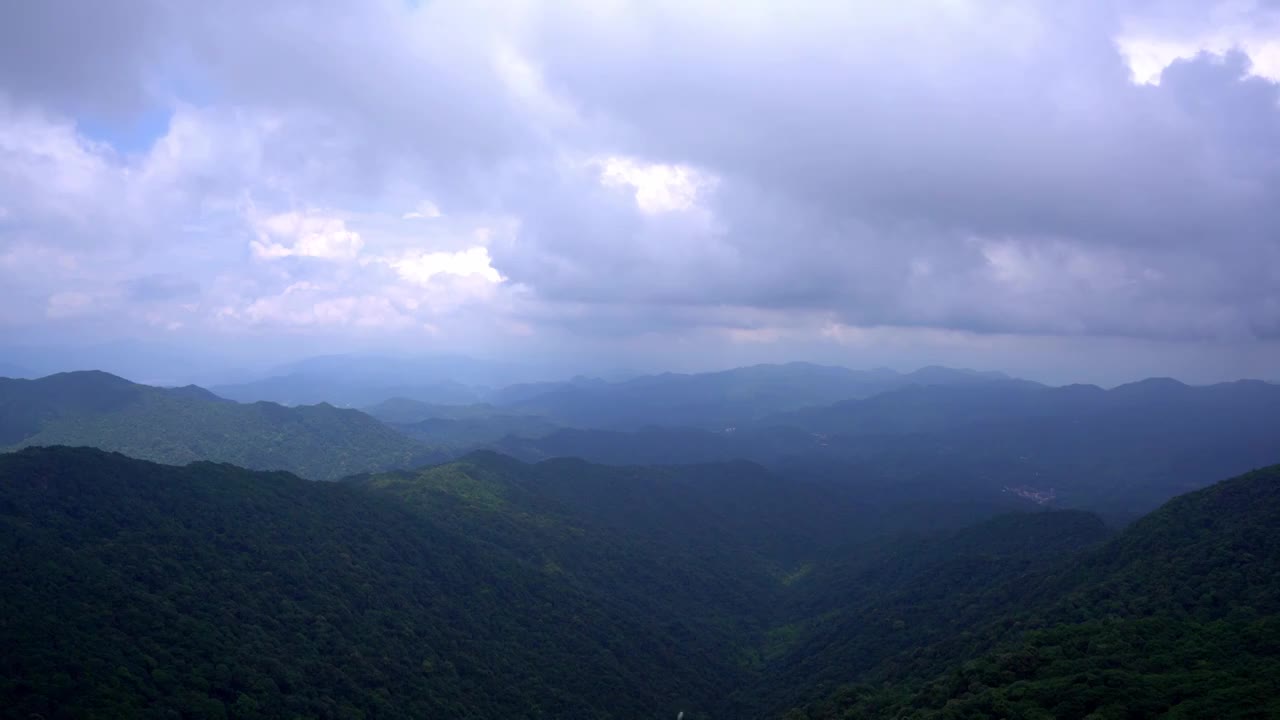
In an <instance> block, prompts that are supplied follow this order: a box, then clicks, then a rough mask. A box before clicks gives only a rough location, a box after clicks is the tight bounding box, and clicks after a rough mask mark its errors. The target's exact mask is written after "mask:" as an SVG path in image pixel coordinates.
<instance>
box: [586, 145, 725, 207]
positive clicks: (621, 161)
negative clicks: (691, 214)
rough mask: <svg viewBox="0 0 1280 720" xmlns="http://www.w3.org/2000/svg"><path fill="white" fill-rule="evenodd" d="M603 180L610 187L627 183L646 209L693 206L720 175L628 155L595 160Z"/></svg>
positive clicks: (639, 204)
mask: <svg viewBox="0 0 1280 720" xmlns="http://www.w3.org/2000/svg"><path fill="white" fill-rule="evenodd" d="M595 162H596V164H598V166H599V168H600V182H601V183H602V184H604V185H605V186H606V187H627V188H630V189H631V190H632V191H634V192H635V198H636V205H637V206H638V207H639V208H640V209H641V210H643V211H644V212H646V213H662V212H673V211H676V210H689V209H692V208H693V207H694V206H695V205H696V203H697V201H698V196H699V195H700V194H701V193H703V192H705V191H707V190H710V189H712V188H714V187H715V185H716V179H715V178H714V177H712V176H710V175H708V174H706V173H703V172H700V171H698V170H696V169H694V168H692V167H689V166H687V165H670V164H663V163H646V162H642V161H639V160H636V159H634V158H628V157H606V158H603V159H600V160H597V161H595Z"/></svg>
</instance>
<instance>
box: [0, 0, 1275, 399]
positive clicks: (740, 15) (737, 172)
mask: <svg viewBox="0 0 1280 720" xmlns="http://www.w3.org/2000/svg"><path fill="white" fill-rule="evenodd" d="M1277 81H1280V7H1275V6H1271V5H1270V4H1268V3H1262V2H1223V3H1218V4H1214V3H1212V2H1208V1H1207V0H1172V1H1170V2H1142V1H1134V2H1069V3H1067V2H1057V1H1054V2H1044V3H1039V2H1023V1H1019V2H1001V1H1000V0H983V1H979V0H932V1H929V2H924V1H916V0H905V1H902V0H900V1H898V2H894V3H882V2H865V3H834V2H794V3H793V2H787V3H781V2H776V1H770V2H757V1H756V0H734V1H733V2H687V1H686V0H679V1H671V2H667V1H666V0H656V1H655V0H646V1H644V2H634V3H632V2H623V1H621V0H584V1H582V2H575V1H572V0H558V1H556V2H526V1H523V0H505V1H503V2H484V1H483V0H466V1H458V2H449V1H446V0H421V1H416V2H415V1H406V0H350V1H343V0H320V1H317V0H297V1H296V2H295V1H293V0H245V1H243V2H234V1H229V2H218V3H208V2H199V3H196V2H191V3H183V2H162V1H160V0H116V1H108V0H104V1H102V2H92V3H90V2H80V1H79V0H44V1H43V2H6V3H0V333H3V336H4V338H5V340H4V341H3V343H4V344H5V345H7V346H9V347H14V346H19V345H21V346H32V347H34V346H40V347H49V346H53V347H68V346H93V345H98V344H101V343H116V347H121V345H120V343H121V342H125V341H127V342H129V343H140V345H138V347H144V346H145V347H165V348H178V349H181V350H182V351H183V352H187V353H195V354H199V355H201V356H203V357H206V358H209V357H217V358H227V361H228V362H239V363H241V364H243V363H244V362H249V361H253V360H262V361H267V360H270V361H276V360H282V359H287V358H288V357H290V356H300V355H305V354H313V353H321V352H350V351H385V350H395V351H399V352H415V353H416V352H441V351H450V352H455V351H456V352H466V353H472V354H478V355H485V356H491V357H504V358H507V359H510V358H513V357H515V358H519V357H530V358H533V357H538V358H550V357H555V358H562V359H564V360H565V361H566V362H568V363H570V364H574V363H576V364H577V365H579V366H583V367H584V368H587V369H589V367H590V366H591V365H593V364H595V365H599V366H601V367H604V366H609V367H619V366H627V367H636V368H639V369H651V368H657V367H671V368H677V369H699V368H711V367H722V366H728V365H734V364H743V363H749V362H757V361H772V360H783V359H809V360H818V361H824V362H836V363H841V364H846V365H850V366H854V367H865V366H874V365H883V364H889V365H893V366H899V367H904V368H909V367H913V366H918V365H924V364H930V363H944V364H953V365H968V366H975V367H982V368H1000V369H1006V370H1011V371H1014V372H1018V373H1020V374H1023V375H1027V376H1031V377H1037V378H1043V379H1048V380H1055V381H1067V380H1077V379H1078V380H1091V381H1103V382H1108V381H1119V380H1125V379H1130V378H1133V377H1141V376H1145V375H1154V374H1172V375H1176V376H1179V377H1183V378H1186V379H1189V380H1193V381H1205V380H1215V379H1224V378H1229V377H1239V376H1261V377H1267V378H1273V379H1280V371H1278V370H1273V368H1280V122H1278V120H1280V115H1278V114H1277V113H1280V105H1278V101H1280V87H1278V86H1277V84H1276V83H1277ZM15 356H16V355H15ZM81 357H83V358H84V360H83V362H86V363H92V362H93V358H92V356H91V355H85V356H81Z"/></svg>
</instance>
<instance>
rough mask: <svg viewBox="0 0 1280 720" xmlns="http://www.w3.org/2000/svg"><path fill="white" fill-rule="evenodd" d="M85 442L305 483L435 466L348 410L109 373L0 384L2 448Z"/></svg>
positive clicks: (430, 456) (432, 456)
mask: <svg viewBox="0 0 1280 720" xmlns="http://www.w3.org/2000/svg"><path fill="white" fill-rule="evenodd" d="M35 445H84V446H88V447H96V448H100V449H103V450H112V451H116V452H122V453H125V454H128V455H130V456H132V457H138V458H143V459H146V460H154V461H156V462H163V463H177V464H182V463H189V462H194V461H197V460H213V461H217V462H230V463H234V464H236V465H239V466H241V467H247V468H253V469H258V470H288V471H290V472H294V473H297V474H299V475H302V476H303V477H306V478H310V479H313V480H336V479H338V478H341V477H344V476H346V475H350V474H352V473H357V472H367V471H371V470H382V469H388V468H394V467H407V466H412V465H415V464H423V463H426V462H439V461H440V460H441V459H443V458H442V457H441V456H440V455H439V454H438V453H435V452H433V451H431V450H430V449H429V448H428V447H427V446H425V445H422V444H420V443H418V442H415V441H413V440H411V439H410V438H407V437H405V436H404V435H402V434H400V433H397V432H395V431H394V430H392V429H390V428H388V427H386V426H385V425H383V424H382V423H380V422H378V421H377V420H375V419H373V418H372V417H369V416H367V415H364V414H363V413H360V412H358V411H355V410H345V409H340V408H336V407H333V406H331V405H313V406H307V407H283V406H281V405H276V404H274V403H266V402H260V403H253V404H250V405H242V404H240V403H235V402H231V401H228V400H224V399H222V398H219V397H217V396H216V395H213V394H212V393H210V392H208V391H207V390H204V389H202V388H199V387H195V386H188V387H184V388H158V387H151V386H148V385H139V384H137V383H132V382H129V381H128V380H125V379H124V378H119V377H116V376H114V375H110V374H108V373H103V372H96V371H85V372H72V373H60V374H57V375H50V376H48V377H45V378H41V379H39V380H11V379H8V378H0V449H15V448H20V447H27V446H35Z"/></svg>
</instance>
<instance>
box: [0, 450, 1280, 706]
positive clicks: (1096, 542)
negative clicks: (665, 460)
mask: <svg viewBox="0 0 1280 720" xmlns="http://www.w3.org/2000/svg"><path fill="white" fill-rule="evenodd" d="M873 518H881V523H880V524H876V523H875V522H872V520H873ZM1278 523H1280V468H1270V469H1267V470H1263V471H1258V472H1255V473H1251V474H1248V475H1245V476H1242V477H1240V478H1236V479H1234V480H1231V481H1227V482H1223V483H1219V484H1217V485H1214V486H1212V487H1210V488H1207V489H1205V490H1202V491H1198V492H1196V493H1192V494H1190V495H1186V496H1182V497H1179V498H1177V499H1175V500H1174V501H1172V502H1170V503H1168V504H1167V505H1165V506H1164V507H1163V508H1161V509H1160V510H1159V511H1157V512H1156V513H1153V514H1151V515H1150V516H1148V517H1146V518H1144V519H1142V520H1140V521H1139V522H1136V523H1134V524H1133V525H1132V526H1131V527H1128V528H1126V529H1124V530H1123V531H1121V532H1119V533H1118V534H1114V536H1113V531H1112V530H1109V529H1108V528H1107V527H1106V526H1105V525H1104V524H1103V523H1102V522H1101V521H1100V520H1099V519H1098V518H1097V517H1096V516H1094V515H1091V514H1089V513H1084V512H1078V511H1043V510H1037V511H1034V512H1030V513H1020V514H1014V515H1002V516H998V517H995V518H992V519H990V520H986V521H982V522H979V523H977V524H973V525H969V526H967V527H963V528H958V529H955V530H948V531H943V532H941V533H936V532H935V533H928V532H923V531H922V530H921V528H920V527H919V526H915V525H912V524H910V523H904V524H902V525H899V526H897V527H893V528H890V527H887V526H886V525H884V524H883V518H882V517H881V513H880V511H879V509H878V508H876V507H875V506H869V505H866V504H864V503H862V502H860V501H859V500H858V498H857V494H856V493H853V494H844V493H839V492H835V491H833V490H832V489H831V488H830V487H827V486H824V485H821V484H797V483H796V481H794V480H790V479H786V478H782V477H780V476H778V475H776V474H775V473H772V472H770V471H768V470H766V469H765V468H762V467H760V466H757V465H753V464H750V463H742V462H738V463H727V464H710V465H690V466H666V467H609V466H602V465H593V464H590V463H585V462H582V461H577V460H557V461H548V462H543V463H538V464H534V465H529V464H525V463H523V462H520V461H517V460H514V459H512V458H509V457H505V456H502V455H498V454H495V453H479V454H473V455H470V456H467V457H466V458H463V459H462V460H460V461H458V462H454V463H450V464H445V465H438V466H432V467H427V468H423V469H420V470H416V471H399V472H391V473H381V474H365V475H358V476H354V477H351V478H349V479H347V480H345V481H343V482H339V483H315V482H310V481H306V480H302V479H299V478H297V477H295V476H292V475H289V474H286V473H262V472H252V471H247V470H242V469H239V468H236V467H234V466H231V465H226V464H213V463H207V462H200V463H195V464H192V465H189V466H186V467H173V466H165V465H157V464H152V463H149V462H145V461H140V460H134V459H130V458H127V457H124V456H122V455H118V454H109V453H104V452H101V451H97V450H90V449H83V448H80V449H76V448H62V447H53V448H29V449H25V450H21V451H19V452H15V453H10V454H7V455H3V456H0V542H2V543H3V547H4V548H5V552H4V553H3V576H2V577H0V580H2V581H3V587H4V588H5V591H4V594H3V597H4V600H3V601H4V607H3V613H0V616H2V617H3V618H4V619H3V621H0V643H3V645H4V647H6V649H7V652H6V653H5V655H4V660H3V663H4V666H3V672H2V673H0V674H2V675H3V677H4V678H5V680H4V684H3V685H2V686H0V696H3V698H4V701H5V702H4V706H5V710H4V713H3V714H4V716H6V717H23V718H27V717H30V716H31V715H33V714H37V715H40V716H43V717H46V718H54V717H83V716H90V715H98V716H135V717H169V716H182V717H295V716H303V717H335V718H337V717H370V718H371V717H423V716H449V717H454V716H457V717H478V718H479V717H494V718H496V717H548V718H550V717H583V718H586V717H592V718H594V717H617V718H624V717H625V718H630V717H666V716H671V717H674V716H675V715H676V714H677V713H679V712H685V713H686V715H685V717H686V718H699V717H703V718H710V717H723V718H753V717H758V718H777V717H782V716H784V715H786V716H787V717H790V718H806V717H807V718H836V717H839V718H845V717H849V718H861V717H912V718H934V717H938V718H944V717H945V718H953V717H955V718H959V717H989V716H992V715H1003V716H1007V717H1029V718H1030V717H1084V716H1086V715H1088V714H1090V713H1095V714H1096V716H1097V717H1112V716H1116V717H1120V716H1124V717H1130V716H1133V715H1132V713H1133V712H1138V713H1139V715H1143V716H1145V715H1158V714H1166V713H1171V714H1172V715H1173V716H1180V717H1215V716H1216V717H1262V716H1266V715H1267V714H1268V713H1272V712H1274V711H1275V710H1276V708H1275V707H1273V706H1272V705H1270V704H1269V703H1274V702H1275V698H1276V697H1277V696H1278V695H1277V693H1276V690H1277V688H1276V685H1275V683H1276V681H1275V680H1274V678H1275V677H1278V675H1277V674H1276V670H1277V669H1280V668H1278V667H1277V661H1278V658H1280V653H1277V651H1276V647H1277V645H1276V637H1277V636H1276V634H1275V633H1276V628H1277V627H1280V621H1278V620H1277V611H1278V610H1280V587H1278V586H1277V585H1276V580H1275V578H1277V577H1280V572H1278V571H1280V568H1277V567H1273V565H1275V563H1276V558H1277V557H1280V552H1277V550H1280V548H1277V547H1274V546H1275V544H1276V542H1277V539H1276V535H1275V533H1274V528H1275V527H1276V526H1277V524H1278ZM1117 713H1119V714H1117ZM1125 713H1129V714H1127V715H1126V714H1125Z"/></svg>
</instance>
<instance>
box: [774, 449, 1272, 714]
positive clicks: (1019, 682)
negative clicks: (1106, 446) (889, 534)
mask: <svg viewBox="0 0 1280 720" xmlns="http://www.w3.org/2000/svg"><path fill="white" fill-rule="evenodd" d="M1278 528H1280V466H1273V467H1269V468H1264V469H1261V470H1257V471H1254V472H1251V473H1248V474H1246V475H1244V476H1241V477H1238V478H1234V479H1232V480H1228V481H1224V482H1221V483H1218V484H1216V485H1214V486H1211V487H1209V488H1206V489H1204V490H1200V491H1197V492H1194V493H1190V494H1187V495H1184V496H1181V497H1178V498H1175V499H1174V500H1172V501H1170V502H1169V503H1167V504H1166V505H1165V506H1163V507H1162V508H1160V509H1159V510H1158V511H1156V512H1154V513H1152V514H1151V515H1149V516H1147V517H1145V518H1143V519H1142V520H1140V521H1138V522H1137V523H1135V524H1134V525H1133V526H1132V527H1130V528H1128V529H1127V530H1126V531H1125V532H1124V533H1122V534H1120V535H1119V536H1118V537H1116V538H1115V539H1114V540H1112V541H1111V542H1109V543H1107V544H1106V545H1104V546H1102V547H1101V548H1099V549H1098V550H1096V551H1092V552H1088V553H1085V554H1084V555H1082V556H1080V557H1079V558H1077V559H1076V560H1074V561H1072V562H1069V563H1066V564H1064V565H1063V566H1062V567H1061V568H1060V569H1058V570H1057V571H1056V572H1054V573H1051V574H1048V575H1046V576H1044V577H1042V578H1040V580H1039V581H1038V582H1039V587H1038V588H1037V589H1036V590H1035V591H1031V592H1030V593H1029V595H1028V596H1029V597H1034V598H1035V600H1034V601H1032V602H1029V603H1027V604H1025V605H1015V606H1013V607H1010V608H1007V610H1006V612H1005V614H1004V615H1002V616H999V617H993V618H992V621H991V622H990V623H988V624H987V625H986V627H984V628H982V629H981V630H978V631H976V632H975V633H973V635H974V636H976V637H977V639H978V643H979V644H986V645H990V646H992V649H991V650H990V651H989V652H985V653H982V654H981V655H979V656H977V657H974V656H968V657H966V656H964V655H963V654H958V655H957V653H956V652H955V650H956V645H957V643H956V642H955V641H954V640H953V641H951V642H950V643H947V642H944V643H938V644H936V645H933V646H926V647H922V648H917V649H915V650H914V651H912V652H911V653H909V654H907V655H905V656H904V657H903V658H901V662H899V663H896V664H894V663H891V664H889V665H888V667H887V668H886V669H882V671H881V672H880V673H879V674H870V675H867V676H864V678H863V679H864V682H863V683H860V684H853V685H849V686H847V687H845V688H843V689H842V690H840V691H839V692H837V693H834V694H833V695H832V696H830V697H829V698H827V699H826V700H825V701H823V702H819V703H815V704H813V705H810V706H808V707H807V708H804V709H797V710H794V711H792V712H791V713H790V714H789V715H788V717H789V718H822V719H827V718H879V717H889V718H911V719H912V720H926V719H929V720H932V719H935V718H936V719H942V718H946V719H951V718H989V717H1005V718H1046V719H1047V718H1084V717H1088V718H1099V719H1101V718H1139V717H1140V718H1145V717H1171V718H1273V717H1280V532H1277V529H1278ZM967 645H968V646H970V647H972V646H973V645H974V643H973V642H972V640H968V641H967Z"/></svg>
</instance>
